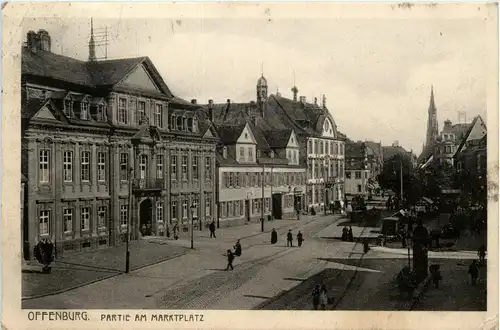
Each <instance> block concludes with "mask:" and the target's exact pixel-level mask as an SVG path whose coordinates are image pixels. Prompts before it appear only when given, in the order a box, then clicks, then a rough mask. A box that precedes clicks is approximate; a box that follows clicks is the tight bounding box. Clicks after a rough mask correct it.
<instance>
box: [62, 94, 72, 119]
mask: <svg viewBox="0 0 500 330" xmlns="http://www.w3.org/2000/svg"><path fill="white" fill-rule="evenodd" d="M64 113H65V114H66V116H68V117H71V116H73V100H72V99H71V97H67V98H66V99H64Z"/></svg>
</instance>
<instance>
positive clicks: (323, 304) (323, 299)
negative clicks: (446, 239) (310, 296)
mask: <svg viewBox="0 0 500 330" xmlns="http://www.w3.org/2000/svg"><path fill="white" fill-rule="evenodd" d="M319 304H320V306H321V309H322V310H326V305H328V296H327V295H326V286H325V285H324V284H323V285H322V286H321V291H320V293H319Z"/></svg>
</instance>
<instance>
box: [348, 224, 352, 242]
mask: <svg viewBox="0 0 500 330" xmlns="http://www.w3.org/2000/svg"><path fill="white" fill-rule="evenodd" d="M347 237H348V239H349V242H354V236H353V235H352V227H351V226H349V230H348V232H347Z"/></svg>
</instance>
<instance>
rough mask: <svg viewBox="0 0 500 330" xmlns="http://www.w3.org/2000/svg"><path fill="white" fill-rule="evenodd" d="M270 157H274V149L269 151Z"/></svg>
mask: <svg viewBox="0 0 500 330" xmlns="http://www.w3.org/2000/svg"><path fill="white" fill-rule="evenodd" d="M269 157H270V158H274V151H272V150H271V152H270V153H269Z"/></svg>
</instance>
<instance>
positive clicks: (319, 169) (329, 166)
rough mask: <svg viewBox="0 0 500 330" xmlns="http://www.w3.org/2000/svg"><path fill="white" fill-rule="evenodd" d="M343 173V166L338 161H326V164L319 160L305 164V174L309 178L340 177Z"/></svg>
mask: <svg viewBox="0 0 500 330" xmlns="http://www.w3.org/2000/svg"><path fill="white" fill-rule="evenodd" d="M343 172H344V164H343V163H342V162H340V161H328V162H327V163H326V164H324V163H323V161H321V160H317V161H314V160H309V161H308V164H307V173H308V175H309V178H320V177H323V176H328V177H337V176H339V177H342V176H343V175H342V173H343Z"/></svg>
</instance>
